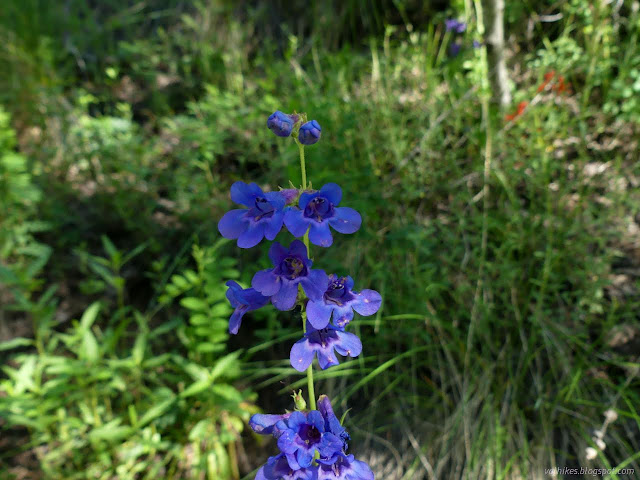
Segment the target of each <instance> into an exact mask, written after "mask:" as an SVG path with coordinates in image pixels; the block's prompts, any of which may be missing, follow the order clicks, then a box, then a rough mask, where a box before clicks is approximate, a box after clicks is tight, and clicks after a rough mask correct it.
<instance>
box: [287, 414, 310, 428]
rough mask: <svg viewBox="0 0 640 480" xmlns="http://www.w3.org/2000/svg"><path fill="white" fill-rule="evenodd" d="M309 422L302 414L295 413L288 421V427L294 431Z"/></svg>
mask: <svg viewBox="0 0 640 480" xmlns="http://www.w3.org/2000/svg"><path fill="white" fill-rule="evenodd" d="M306 422H307V417H306V415H305V414H304V413H302V412H293V413H292V414H291V415H290V416H289V419H288V420H287V426H288V427H289V428H291V429H292V430H297V429H298V428H299V427H300V426H301V425H304V424H305V423H306Z"/></svg>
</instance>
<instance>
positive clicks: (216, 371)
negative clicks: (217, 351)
mask: <svg viewBox="0 0 640 480" xmlns="http://www.w3.org/2000/svg"><path fill="white" fill-rule="evenodd" d="M240 353H242V350H238V351H236V352H233V353H230V354H228V355H225V356H224V357H222V358H221V359H220V360H218V361H217V362H216V364H215V366H214V367H213V370H211V380H216V379H217V378H218V377H219V376H221V375H224V373H225V372H226V371H227V370H229V369H231V368H232V366H235V365H233V364H235V363H237V361H238V356H239V355H240Z"/></svg>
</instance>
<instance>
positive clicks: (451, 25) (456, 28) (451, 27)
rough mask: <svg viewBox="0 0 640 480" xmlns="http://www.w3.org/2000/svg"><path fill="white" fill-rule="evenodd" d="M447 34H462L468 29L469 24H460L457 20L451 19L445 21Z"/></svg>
mask: <svg viewBox="0 0 640 480" xmlns="http://www.w3.org/2000/svg"><path fill="white" fill-rule="evenodd" d="M444 24H445V28H446V29H447V32H455V33H462V32H464V31H465V30H466V29H467V24H466V23H464V22H459V21H458V20H456V19H455V18H449V19H447V20H445V21H444Z"/></svg>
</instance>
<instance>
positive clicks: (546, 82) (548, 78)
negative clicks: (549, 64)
mask: <svg viewBox="0 0 640 480" xmlns="http://www.w3.org/2000/svg"><path fill="white" fill-rule="evenodd" d="M555 76H556V71H555V70H551V71H550V72H547V73H545V74H544V82H542V83H541V84H540V86H539V87H538V93H540V92H541V91H543V90H544V89H545V88H547V85H549V83H550V82H551V80H553V77H555Z"/></svg>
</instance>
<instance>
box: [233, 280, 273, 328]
mask: <svg viewBox="0 0 640 480" xmlns="http://www.w3.org/2000/svg"><path fill="white" fill-rule="evenodd" d="M226 285H227V287H229V288H228V289H227V299H228V300H229V303H230V304H231V306H232V307H233V308H235V310H234V311H233V313H232V314H231V318H229V333H232V334H233V335H236V334H237V333H238V329H239V328H240V324H241V323H242V317H243V316H244V314H245V313H247V312H250V311H252V310H257V309H258V308H260V307H264V306H265V305H266V304H267V303H269V297H265V296H264V295H262V294H261V293H260V292H257V291H256V290H255V289H253V288H246V289H243V288H242V287H241V286H240V285H238V283H237V282H234V281H233V280H229V281H228V282H227V283H226Z"/></svg>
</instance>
